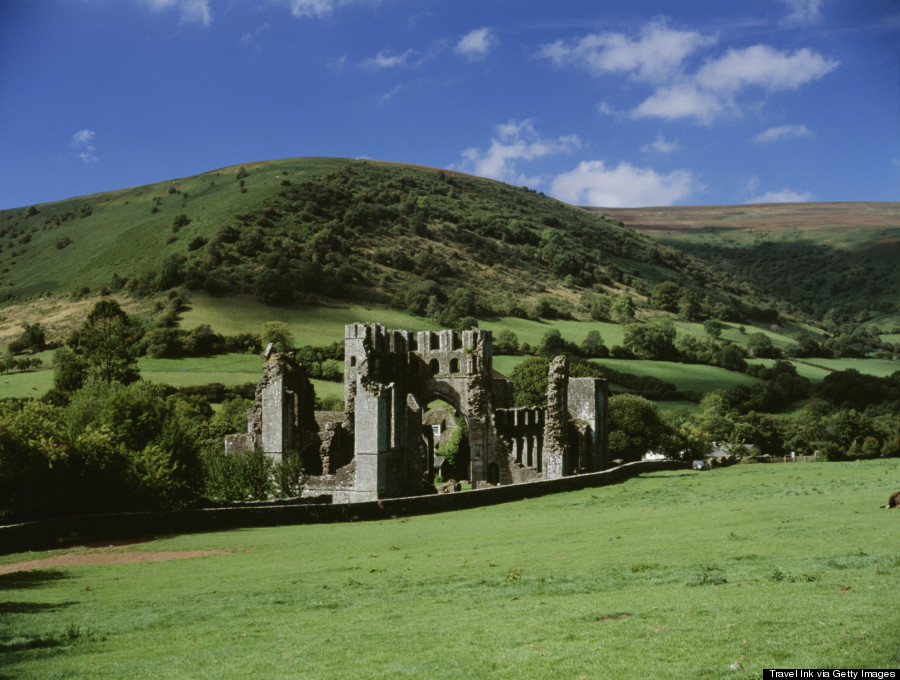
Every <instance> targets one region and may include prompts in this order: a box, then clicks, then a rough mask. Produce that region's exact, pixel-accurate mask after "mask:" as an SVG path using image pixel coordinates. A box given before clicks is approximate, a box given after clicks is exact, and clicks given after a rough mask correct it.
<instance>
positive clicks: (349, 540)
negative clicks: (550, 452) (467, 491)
mask: <svg viewBox="0 0 900 680" xmlns="http://www.w3.org/2000/svg"><path fill="white" fill-rule="evenodd" d="M898 479H900V461H898V460H895V459H887V460H874V461H870V462H864V463H804V464H796V465H790V464H770V465H758V464H757V465H742V466H736V467H732V468H725V469H715V470H712V471H710V472H702V473H697V472H692V471H687V470H685V471H674V472H663V473H653V474H645V475H642V476H640V477H638V478H635V479H632V480H629V481H628V482H625V483H623V484H620V485H615V486H609V487H602V488H596V489H587V490H583V491H577V492H571V493H564V494H559V495H554V496H547V497H543V498H539V499H532V500H526V501H520V502H515V503H508V504H503V505H497V506H493V507H485V508H479V509H473V510H466V511H459V512H455V513H447V514H437V515H430V516H422V517H408V518H407V517H401V518H397V519H394V520H388V521H382V522H360V523H349V524H334V525H312V526H289V527H277V528H265V529H246V530H239V531H228V532H219V533H210V534H198V535H181V536H167V537H159V538H156V539H155V540H151V541H149V542H144V543H140V544H136V545H132V546H124V547H119V548H111V549H110V550H109V551H112V552H116V551H122V552H128V553H138V555H133V556H132V557H133V558H134V559H141V558H140V557H139V554H140V553H141V552H142V551H146V552H147V553H151V555H150V556H151V557H152V553H161V552H169V551H198V550H204V551H216V552H215V553H211V554H209V555H208V556H205V557H195V558H191V559H179V560H170V561H160V562H140V563H133V564H84V565H81V566H57V567H54V568H44V569H41V568H38V569H35V570H33V571H29V572H21V573H11V574H7V575H2V576H0V611H2V613H3V617H2V621H3V624H2V627H0V668H2V669H3V670H2V672H0V675H2V676H3V677H10V678H12V677H15V678H42V679H44V678H91V679H94V678H115V679H116V680H119V679H121V678H135V679H138V678H152V679H153V680H157V679H158V678H168V677H179V678H181V677H190V678H248V677H260V678H316V679H319V678H325V679H342V678H353V679H354V680H356V679H359V678H363V679H365V678H417V679H418V678H436V677H442V678H509V679H516V680H518V679H519V678H565V679H572V678H639V677H647V678H651V677H652V678H673V679H676V678H677V679H678V680H681V679H682V678H741V679H750V678H752V679H754V680H757V679H758V678H760V677H762V670H763V669H764V668H897V667H898V665H900V629H898V627H897V625H896V621H895V618H896V617H895V609H896V592H897V585H898V580H900V549H898V547H897V536H898V533H897V531H898V529H897V520H898V513H897V512H895V511H887V510H881V509H879V507H878V506H879V505H883V504H884V503H885V502H886V500H887V496H888V493H889V492H891V491H894V490H896V488H897V484H898ZM109 551H107V552H109ZM97 552H101V551H97V550H89V549H87V548H76V549H72V550H69V551H52V552H48V553H38V554H32V553H27V554H17V555H7V556H3V557H0V564H9V563H12V562H16V561H22V560H33V559H35V558H42V557H48V558H49V557H53V556H56V555H60V554H68V556H69V557H70V558H73V557H82V558H90V557H91V556H92V555H95V554H96V553H97Z"/></svg>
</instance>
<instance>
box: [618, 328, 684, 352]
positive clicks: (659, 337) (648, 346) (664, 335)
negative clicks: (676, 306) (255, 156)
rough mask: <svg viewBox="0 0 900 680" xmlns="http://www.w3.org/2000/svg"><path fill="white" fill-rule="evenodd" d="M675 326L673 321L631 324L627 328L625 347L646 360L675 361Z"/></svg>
mask: <svg viewBox="0 0 900 680" xmlns="http://www.w3.org/2000/svg"><path fill="white" fill-rule="evenodd" d="M674 341H675V326H674V325H672V322H671V321H658V322H654V323H648V324H638V323H634V324H630V325H628V326H626V327H625V339H624V344H625V347H626V348H628V349H629V350H631V351H632V352H634V353H635V354H637V355H639V356H641V357H642V358H644V359H653V360H657V361H661V360H667V359H675V358H676V357H677V356H678V350H676V349H675V345H674Z"/></svg>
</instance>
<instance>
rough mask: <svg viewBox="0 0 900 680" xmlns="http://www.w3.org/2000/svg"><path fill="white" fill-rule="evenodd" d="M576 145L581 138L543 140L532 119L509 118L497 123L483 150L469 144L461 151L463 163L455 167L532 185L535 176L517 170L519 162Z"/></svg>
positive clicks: (560, 151)
mask: <svg viewBox="0 0 900 680" xmlns="http://www.w3.org/2000/svg"><path fill="white" fill-rule="evenodd" d="M580 145H581V141H580V140H579V139H578V137H577V136H575V135H565V136H562V137H557V138H556V139H547V138H545V137H542V136H541V135H539V134H538V133H537V132H536V131H535V129H534V121H532V120H523V121H516V120H510V121H509V122H507V123H504V124H503V125H498V126H497V128H496V130H495V135H494V137H493V138H492V139H491V144H490V146H489V147H488V148H487V149H486V150H482V149H479V148H475V147H471V148H469V149H466V150H465V151H463V152H462V156H463V163H462V164H461V165H460V166H459V167H458V168H457V169H459V170H463V171H464V172H471V173H473V174H475V175H479V176H481V177H492V178H493V179H498V180H500V181H503V182H520V183H526V184H535V183H536V180H537V178H534V177H525V176H524V175H523V174H521V173H520V171H519V163H520V162H521V161H533V160H536V159H538V158H543V157H545V156H551V155H556V154H562V153H571V152H572V151H573V150H574V149H577V148H578V147H579V146H580Z"/></svg>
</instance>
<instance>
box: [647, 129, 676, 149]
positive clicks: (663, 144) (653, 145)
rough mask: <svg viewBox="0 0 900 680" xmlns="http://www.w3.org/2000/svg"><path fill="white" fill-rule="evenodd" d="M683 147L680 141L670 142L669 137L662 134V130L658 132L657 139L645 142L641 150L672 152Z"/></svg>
mask: <svg viewBox="0 0 900 680" xmlns="http://www.w3.org/2000/svg"><path fill="white" fill-rule="evenodd" d="M679 148H681V145H680V144H679V143H678V141H677V140H676V141H674V142H670V141H669V140H668V139H666V138H665V137H663V136H662V133H661V132H658V133H657V134H656V139H655V140H654V141H652V142H650V143H649V144H644V145H643V146H642V147H641V151H643V152H644V153H651V152H655V153H672V152H673V151H676V150H677V149H679Z"/></svg>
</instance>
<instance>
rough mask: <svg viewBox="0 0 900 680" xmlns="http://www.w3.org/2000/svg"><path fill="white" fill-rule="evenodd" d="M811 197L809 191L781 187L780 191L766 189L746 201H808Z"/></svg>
mask: <svg viewBox="0 0 900 680" xmlns="http://www.w3.org/2000/svg"><path fill="white" fill-rule="evenodd" d="M813 198H814V196H813V194H812V193H811V192H809V191H794V190H793V189H782V190H781V191H767V192H766V193H764V194H762V195H760V196H754V197H753V198H751V199H750V200H749V201H747V203H808V202H809V201H811V200H813Z"/></svg>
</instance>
